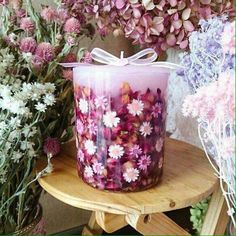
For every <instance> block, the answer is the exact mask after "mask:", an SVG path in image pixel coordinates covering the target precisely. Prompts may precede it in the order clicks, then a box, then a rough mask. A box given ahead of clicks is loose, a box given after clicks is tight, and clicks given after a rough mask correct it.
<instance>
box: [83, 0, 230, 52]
mask: <svg viewBox="0 0 236 236" xmlns="http://www.w3.org/2000/svg"><path fill="white" fill-rule="evenodd" d="M86 10H87V12H88V13H89V14H92V15H94V16H95V17H96V19H97V26H98V28H99V32H100V34H101V35H103V36H104V35H106V34H108V32H109V29H111V30H113V31H114V34H116V35H117V34H120V33H124V34H125V36H126V37H127V38H130V39H132V40H133V42H134V43H136V44H140V45H141V46H148V47H153V48H155V49H156V50H157V51H159V52H160V51H163V50H166V49H167V48H169V47H176V46H177V47H179V48H181V49H185V48H186V47H187V46H188V37H189V36H190V35H191V33H192V32H193V31H194V29H195V28H197V23H198V21H199V20H200V19H201V18H205V19H207V18H210V17H212V16H214V15H217V14H223V13H224V12H226V13H229V14H231V13H233V12H234V11H233V2H232V1H217V0H209V1H195V0H194V1H184V0H179V1H177V0H169V1H166V0H162V1H153V0H130V1H127V0H116V1H103V0H98V1H92V0H91V1H88V5H87V6H86Z"/></svg>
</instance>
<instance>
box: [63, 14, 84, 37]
mask: <svg viewBox="0 0 236 236" xmlns="http://www.w3.org/2000/svg"><path fill="white" fill-rule="evenodd" d="M64 31H65V32H66V33H76V34H79V33H80V22H79V20H78V19H76V18H75V17H71V18H70V19H68V20H67V21H66V23H65V25H64Z"/></svg>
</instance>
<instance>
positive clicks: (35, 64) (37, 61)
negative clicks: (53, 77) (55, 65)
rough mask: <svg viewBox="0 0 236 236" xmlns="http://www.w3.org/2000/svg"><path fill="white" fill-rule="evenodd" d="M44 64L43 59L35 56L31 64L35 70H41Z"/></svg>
mask: <svg viewBox="0 0 236 236" xmlns="http://www.w3.org/2000/svg"><path fill="white" fill-rule="evenodd" d="M43 62H44V61H43V59H42V58H41V57H39V56H37V55H34V56H33V57H32V60H31V63H32V65H33V67H34V68H35V69H41V67H42V65H43Z"/></svg>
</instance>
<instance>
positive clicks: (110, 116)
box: [103, 111, 120, 128]
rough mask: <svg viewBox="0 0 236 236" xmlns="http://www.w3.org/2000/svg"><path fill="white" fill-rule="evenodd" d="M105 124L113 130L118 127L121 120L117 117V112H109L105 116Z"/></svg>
mask: <svg viewBox="0 0 236 236" xmlns="http://www.w3.org/2000/svg"><path fill="white" fill-rule="evenodd" d="M103 122H104V124H105V126H107V127H109V128H112V127H116V126H117V125H118V123H119V122H120V118H119V117H117V116H116V112H115V111H108V112H106V114H105V115H104V116H103Z"/></svg>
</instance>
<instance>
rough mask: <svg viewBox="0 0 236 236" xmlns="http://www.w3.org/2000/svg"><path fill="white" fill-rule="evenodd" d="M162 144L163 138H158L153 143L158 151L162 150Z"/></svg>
mask: <svg viewBox="0 0 236 236" xmlns="http://www.w3.org/2000/svg"><path fill="white" fill-rule="evenodd" d="M163 144H164V140H163V139H162V138H159V139H158V140H157V142H156V145H155V148H156V151H157V152H160V151H161V150H162V147H163Z"/></svg>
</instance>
